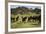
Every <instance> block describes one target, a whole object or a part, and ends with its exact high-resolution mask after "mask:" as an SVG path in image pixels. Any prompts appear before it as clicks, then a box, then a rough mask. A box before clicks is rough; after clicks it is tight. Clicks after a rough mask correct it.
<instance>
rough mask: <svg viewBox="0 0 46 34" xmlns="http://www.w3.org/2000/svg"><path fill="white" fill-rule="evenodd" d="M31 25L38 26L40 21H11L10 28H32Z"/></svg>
mask: <svg viewBox="0 0 46 34" xmlns="http://www.w3.org/2000/svg"><path fill="white" fill-rule="evenodd" d="M32 27H40V23H39V22H38V21H36V22H14V23H11V28H32Z"/></svg>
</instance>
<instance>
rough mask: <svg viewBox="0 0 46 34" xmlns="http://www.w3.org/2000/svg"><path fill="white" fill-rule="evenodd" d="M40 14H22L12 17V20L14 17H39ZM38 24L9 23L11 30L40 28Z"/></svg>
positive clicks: (34, 22) (36, 22) (33, 22)
mask: <svg viewBox="0 0 46 34" xmlns="http://www.w3.org/2000/svg"><path fill="white" fill-rule="evenodd" d="M39 15H40V14H35V13H33V14H32V13H31V14H23V15H12V17H13V18H15V17H16V16H39ZM40 26H41V25H40V23H39V21H38V20H36V21H32V22H30V21H28V22H19V21H16V22H11V28H33V27H40Z"/></svg>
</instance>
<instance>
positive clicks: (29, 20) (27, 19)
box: [11, 15, 41, 22]
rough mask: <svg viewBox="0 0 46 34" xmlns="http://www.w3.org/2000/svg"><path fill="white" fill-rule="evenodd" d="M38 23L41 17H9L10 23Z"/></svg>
mask: <svg viewBox="0 0 46 34" xmlns="http://www.w3.org/2000/svg"><path fill="white" fill-rule="evenodd" d="M37 20H38V21H39V22H41V15H39V16H25V17H23V16H17V17H15V18H12V17H11V22H16V21H20V22H31V21H37Z"/></svg>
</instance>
